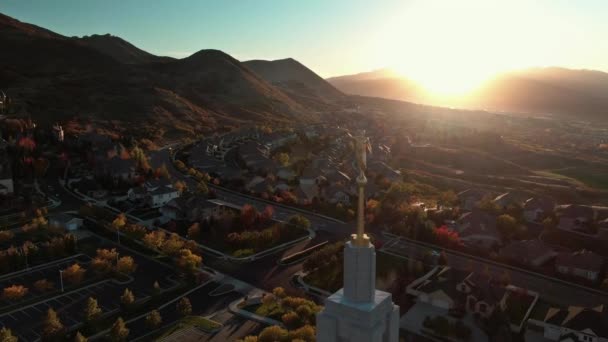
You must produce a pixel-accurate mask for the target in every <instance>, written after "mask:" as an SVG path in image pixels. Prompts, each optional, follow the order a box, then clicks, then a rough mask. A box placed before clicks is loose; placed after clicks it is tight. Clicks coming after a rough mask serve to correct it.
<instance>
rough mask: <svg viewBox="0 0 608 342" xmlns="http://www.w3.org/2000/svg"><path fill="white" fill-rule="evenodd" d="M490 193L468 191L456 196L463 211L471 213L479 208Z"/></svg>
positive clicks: (479, 190)
mask: <svg viewBox="0 0 608 342" xmlns="http://www.w3.org/2000/svg"><path fill="white" fill-rule="evenodd" d="M489 194H490V193H489V192H487V191H485V190H481V189H467V190H464V191H462V192H459V193H458V194H457V195H456V196H457V197H458V201H459V202H460V208H461V209H463V210H467V211H471V210H473V208H475V207H476V206H477V203H479V202H480V201H481V200H482V199H483V198H484V197H486V196H488V195H489Z"/></svg>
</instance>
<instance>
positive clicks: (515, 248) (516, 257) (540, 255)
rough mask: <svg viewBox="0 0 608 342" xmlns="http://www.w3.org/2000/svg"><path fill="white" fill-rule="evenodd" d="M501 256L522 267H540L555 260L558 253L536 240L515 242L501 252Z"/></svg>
mask: <svg viewBox="0 0 608 342" xmlns="http://www.w3.org/2000/svg"><path fill="white" fill-rule="evenodd" d="M499 256H500V257H501V258H503V259H506V260H509V261H512V262H516V263H518V264H521V265H528V266H534V267H539V266H542V265H544V264H545V263H547V262H548V261H550V260H551V259H554V258H555V257H556V256H557V252H555V251H554V250H552V249H551V248H550V247H548V246H547V245H545V244H544V243H542V242H541V241H539V240H536V239H535V240H523V241H513V242H511V243H510V244H508V245H506V246H505V247H503V248H502V249H501V250H500V253H499Z"/></svg>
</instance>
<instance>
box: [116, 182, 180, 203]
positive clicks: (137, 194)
mask: <svg viewBox="0 0 608 342" xmlns="http://www.w3.org/2000/svg"><path fill="white" fill-rule="evenodd" d="M163 187H168V188H173V184H171V182H170V181H169V180H168V179H166V178H159V179H152V180H148V181H146V182H145V183H144V184H143V185H142V186H137V187H133V188H131V189H129V190H128V191H127V197H128V198H129V199H130V200H131V201H143V200H145V199H146V197H147V196H148V194H149V193H150V192H153V191H155V190H157V189H160V188H163Z"/></svg>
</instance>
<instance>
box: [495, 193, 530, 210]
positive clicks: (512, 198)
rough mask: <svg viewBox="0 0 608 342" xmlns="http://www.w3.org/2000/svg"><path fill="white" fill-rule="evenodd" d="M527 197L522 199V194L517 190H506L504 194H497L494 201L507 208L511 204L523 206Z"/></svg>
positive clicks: (501, 207) (502, 207)
mask: <svg viewBox="0 0 608 342" xmlns="http://www.w3.org/2000/svg"><path fill="white" fill-rule="evenodd" d="M524 199H525V197H523V199H522V195H521V194H517V193H515V192H505V193H504V194H500V195H498V196H496V197H495V198H494V199H493V200H492V202H494V204H496V205H497V206H498V207H499V208H500V209H502V210H505V209H507V208H508V207H510V206H521V204H522V203H523V201H524Z"/></svg>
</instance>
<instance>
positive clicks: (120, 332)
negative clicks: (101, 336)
mask: <svg viewBox="0 0 608 342" xmlns="http://www.w3.org/2000/svg"><path fill="white" fill-rule="evenodd" d="M128 336H129V329H127V325H126V324H125V321H124V320H123V319H122V317H118V319H117V320H116V322H114V324H113V325H112V329H110V340H112V341H115V342H119V341H126V340H127V337H128Z"/></svg>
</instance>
